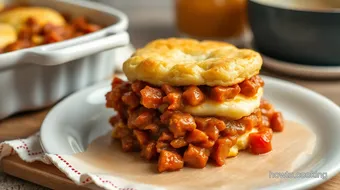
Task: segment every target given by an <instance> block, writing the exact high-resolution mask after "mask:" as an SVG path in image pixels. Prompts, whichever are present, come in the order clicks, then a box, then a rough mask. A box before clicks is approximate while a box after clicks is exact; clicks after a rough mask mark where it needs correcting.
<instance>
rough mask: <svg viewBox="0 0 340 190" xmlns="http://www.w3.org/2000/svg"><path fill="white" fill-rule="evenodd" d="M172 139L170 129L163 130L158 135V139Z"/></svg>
mask: <svg viewBox="0 0 340 190" xmlns="http://www.w3.org/2000/svg"><path fill="white" fill-rule="evenodd" d="M173 139H174V135H173V134H172V133H171V132H170V131H163V132H162V133H161V136H159V138H158V140H159V141H167V142H170V141H172V140H173Z"/></svg>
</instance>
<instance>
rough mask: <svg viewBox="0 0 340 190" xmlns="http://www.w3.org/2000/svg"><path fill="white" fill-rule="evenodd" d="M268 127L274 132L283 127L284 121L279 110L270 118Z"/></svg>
mask: <svg viewBox="0 0 340 190" xmlns="http://www.w3.org/2000/svg"><path fill="white" fill-rule="evenodd" d="M270 127H271V128H272V129H273V131H274V132H281V131H283V128H284V122H283V117H282V114H281V112H275V113H274V114H273V115H272V118H271V120H270Z"/></svg>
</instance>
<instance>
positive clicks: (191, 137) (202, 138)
mask: <svg viewBox="0 0 340 190" xmlns="http://www.w3.org/2000/svg"><path fill="white" fill-rule="evenodd" d="M208 139H209V137H208V135H207V134H206V133H204V132H203V131H201V130H198V129H194V130H193V131H191V132H189V133H188V135H187V136H186V137H185V140H186V141H187V142H188V143H196V144H197V143H204V142H206V141H208Z"/></svg>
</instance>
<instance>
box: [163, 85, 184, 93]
mask: <svg viewBox="0 0 340 190" xmlns="http://www.w3.org/2000/svg"><path fill="white" fill-rule="evenodd" d="M161 89H162V90H163V92H164V93H165V94H169V93H173V92H176V93H181V90H180V89H179V88H176V87H173V86H171V85H168V84H163V85H162V87H161Z"/></svg>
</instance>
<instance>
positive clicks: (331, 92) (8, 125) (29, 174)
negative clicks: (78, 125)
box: [0, 73, 340, 190]
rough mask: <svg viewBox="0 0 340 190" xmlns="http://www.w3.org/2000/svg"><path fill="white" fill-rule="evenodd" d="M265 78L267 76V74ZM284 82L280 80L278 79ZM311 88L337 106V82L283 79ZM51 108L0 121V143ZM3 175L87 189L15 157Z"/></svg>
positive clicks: (330, 187) (23, 132)
mask: <svg viewBox="0 0 340 190" xmlns="http://www.w3.org/2000/svg"><path fill="white" fill-rule="evenodd" d="M266 74H268V73H266ZM279 78H283V77H279ZM284 79H285V80H290V81H293V82H295V83H298V84H300V85H302V86H306V87H308V88H311V89H313V90H315V91H317V92H319V93H321V94H323V95H325V96H327V97H328V98H330V99H331V100H333V101H334V102H335V103H337V104H338V105H340V81H339V80H338V81H306V80H301V79H290V78H284ZM49 109H50V108H47V109H44V110H40V111H36V112H29V113H25V114H20V115H17V116H14V117H11V118H8V119H6V120H3V121H0V141H4V140H10V139H16V138H25V137H27V136H29V135H31V134H34V133H35V132H37V131H39V129H40V126H41V123H42V121H43V119H44V118H45V116H46V114H47V112H48V111H49ZM1 165H2V169H3V171H4V172H5V173H7V174H9V175H12V176H16V177H18V178H21V179H24V180H27V181H30V182H33V183H36V184H39V185H42V186H45V187H48V188H51V189H88V188H85V187H79V186H76V185H75V184H74V183H73V182H72V181H71V180H69V179H67V177H66V176H65V175H64V174H63V173H61V172H60V171H59V170H58V169H56V168H55V167H54V166H52V165H45V164H43V163H40V162H35V163H25V162H23V161H21V160H20V159H19V157H18V156H10V157H7V158H4V159H3V160H2V161H1ZM315 189H318V190H326V189H327V190H338V189H340V174H339V175H337V176H335V177H334V178H332V179H330V180H329V181H327V182H326V183H324V184H322V185H320V186H319V187H317V188H315Z"/></svg>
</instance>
